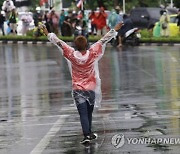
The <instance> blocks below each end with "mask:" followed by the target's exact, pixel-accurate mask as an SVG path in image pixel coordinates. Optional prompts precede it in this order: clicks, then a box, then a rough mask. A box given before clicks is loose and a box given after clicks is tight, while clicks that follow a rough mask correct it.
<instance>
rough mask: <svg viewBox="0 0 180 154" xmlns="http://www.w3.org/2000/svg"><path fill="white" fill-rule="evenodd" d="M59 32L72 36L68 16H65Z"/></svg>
mask: <svg viewBox="0 0 180 154" xmlns="http://www.w3.org/2000/svg"><path fill="white" fill-rule="evenodd" d="M61 33H62V36H72V26H71V23H70V19H69V17H66V18H65V20H64V22H63V24H62V27H61Z"/></svg>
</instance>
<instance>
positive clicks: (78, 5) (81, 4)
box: [76, 0, 84, 10]
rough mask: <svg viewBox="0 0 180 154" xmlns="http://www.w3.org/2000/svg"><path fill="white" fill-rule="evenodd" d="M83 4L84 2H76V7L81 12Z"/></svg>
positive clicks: (81, 0)
mask: <svg viewBox="0 0 180 154" xmlns="http://www.w3.org/2000/svg"><path fill="white" fill-rule="evenodd" d="M83 3H84V0H77V4H76V6H77V7H78V8H80V9H81V10H83Z"/></svg>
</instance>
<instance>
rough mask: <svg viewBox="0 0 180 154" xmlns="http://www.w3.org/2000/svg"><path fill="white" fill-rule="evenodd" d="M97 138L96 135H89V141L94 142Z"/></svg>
mask: <svg viewBox="0 0 180 154" xmlns="http://www.w3.org/2000/svg"><path fill="white" fill-rule="evenodd" d="M97 138H98V135H97V134H96V133H92V134H91V135H90V140H96V139H97Z"/></svg>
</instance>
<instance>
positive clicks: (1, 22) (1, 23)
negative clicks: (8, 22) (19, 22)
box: [0, 11, 5, 35]
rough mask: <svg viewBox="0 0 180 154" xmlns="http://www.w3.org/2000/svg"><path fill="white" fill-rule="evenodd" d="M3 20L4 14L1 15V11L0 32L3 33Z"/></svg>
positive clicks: (0, 13)
mask: <svg viewBox="0 0 180 154" xmlns="http://www.w3.org/2000/svg"><path fill="white" fill-rule="evenodd" d="M4 21H5V16H4V15H3V13H2V11H1V12H0V29H1V31H2V34H3V35H5V34H4Z"/></svg>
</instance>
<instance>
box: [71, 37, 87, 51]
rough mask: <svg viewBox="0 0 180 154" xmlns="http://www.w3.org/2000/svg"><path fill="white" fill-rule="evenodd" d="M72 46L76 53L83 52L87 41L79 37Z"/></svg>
mask: <svg viewBox="0 0 180 154" xmlns="http://www.w3.org/2000/svg"><path fill="white" fill-rule="evenodd" d="M74 44H75V47H76V49H77V50H78V51H84V50H86V48H87V39H86V38H85V37H84V36H82V35H79V36H77V37H76V38H75V40H74Z"/></svg>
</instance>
